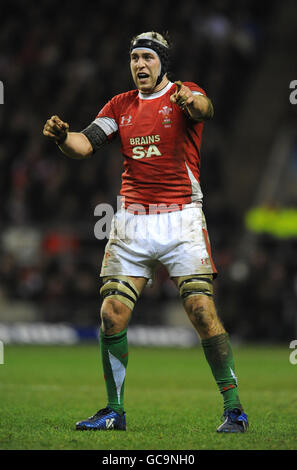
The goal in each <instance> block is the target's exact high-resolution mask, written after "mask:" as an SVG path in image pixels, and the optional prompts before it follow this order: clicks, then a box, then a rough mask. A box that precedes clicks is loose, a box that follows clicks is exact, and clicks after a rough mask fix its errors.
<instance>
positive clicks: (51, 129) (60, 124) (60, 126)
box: [43, 116, 69, 144]
mask: <svg viewBox="0 0 297 470" xmlns="http://www.w3.org/2000/svg"><path fill="white" fill-rule="evenodd" d="M68 130H69V124H68V123H67V122H64V121H62V120H61V119H60V118H59V116H52V117H51V118H50V119H48V120H47V121H46V123H45V125H44V128H43V135H45V136H46V137H49V138H50V139H53V140H55V142H56V143H57V144H62V143H63V142H64V141H65V139H66V137H67V132H68Z"/></svg>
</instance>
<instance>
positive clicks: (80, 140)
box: [43, 116, 108, 159]
mask: <svg viewBox="0 0 297 470" xmlns="http://www.w3.org/2000/svg"><path fill="white" fill-rule="evenodd" d="M43 135H44V136H46V137H48V138H50V139H51V140H53V141H54V142H56V144H57V145H58V146H59V148H60V150H61V151H62V152H63V153H64V154H65V155H67V156H68V157H70V158H75V159H82V158H89V157H91V156H92V154H93V153H94V151H96V150H97V149H98V148H99V147H100V146H101V145H103V144H105V143H106V142H107V141H108V138H107V135H106V134H105V133H104V131H103V130H102V129H101V128H100V127H99V126H97V125H96V124H93V123H92V124H91V125H90V126H88V127H87V128H86V129H84V130H83V131H82V132H69V124H68V123H67V122H64V121H62V120H61V119H60V118H59V116H52V117H51V118H50V119H48V120H47V121H46V123H45V125H44V128H43Z"/></svg>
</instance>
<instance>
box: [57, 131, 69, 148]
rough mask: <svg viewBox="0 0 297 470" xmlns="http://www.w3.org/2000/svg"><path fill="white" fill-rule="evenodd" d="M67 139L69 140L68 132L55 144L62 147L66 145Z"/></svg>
mask: <svg viewBox="0 0 297 470" xmlns="http://www.w3.org/2000/svg"><path fill="white" fill-rule="evenodd" d="M66 138H67V132H65V134H63V135H62V137H60V139H56V140H55V142H56V144H57V145H62V144H64V142H65V140H66Z"/></svg>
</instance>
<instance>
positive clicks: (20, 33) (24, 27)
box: [0, 0, 297, 340]
mask: <svg viewBox="0 0 297 470" xmlns="http://www.w3.org/2000/svg"><path fill="white" fill-rule="evenodd" d="M274 4H275V2H273V1H272V2H270V8H269V9H267V8H266V7H265V2H263V4H262V2H258V1H252V0H245V1H237V2H234V1H209V2H197V1H188V2H182V3H181V5H179V8H178V9H176V8H175V7H174V6H172V4H171V2H169V0H164V1H162V2H148V3H143V2H136V1H135V0H127V1H125V2H117V1H115V0H101V1H99V2H97V3H96V5H97V7H96V9H94V6H93V4H92V3H91V4H90V5H92V6H89V5H88V4H87V3H86V2H73V3H71V6H70V8H69V2H59V1H58V0H44V1H41V2H38V3H36V4H34V6H33V7H32V8H31V9H28V8H27V4H26V2H25V1H21V0H20V1H16V0H14V1H12V2H10V4H9V5H8V4H5V5H2V6H1V16H2V26H1V30H0V44H1V50H0V79H1V80H2V82H3V83H4V90H5V95H4V96H5V103H4V106H1V109H0V121H1V126H0V135H1V137H0V194H1V201H2V204H1V207H0V220H1V222H0V223H1V240H0V243H1V244H0V321H4V322H5V321H6V322H9V321H14V320H17V319H28V320H30V319H31V320H40V321H48V322H64V321H66V322H70V323H75V324H79V325H87V326H88V325H94V324H97V323H98V313H99V303H100V299H99V267H100V264H101V260H102V256H103V250H104V246H105V243H106V240H98V239H96V238H95V236H94V225H95V223H96V220H97V219H96V217H94V209H95V207H96V206H97V205H98V204H100V203H101V202H109V203H111V204H112V205H113V206H114V207H115V205H116V197H117V195H118V194H119V189H120V178H121V172H122V157H121V155H120V151H119V142H118V141H115V142H114V143H112V144H110V145H109V146H107V147H105V148H104V149H102V150H101V152H98V153H97V154H96V155H94V157H93V158H92V159H90V160H88V161H86V162H83V161H74V160H71V159H68V158H67V157H65V156H63V155H62V154H60V152H59V150H58V149H57V148H56V147H55V145H53V144H52V143H50V142H48V141H47V140H46V139H45V138H44V137H43V135H42V129H43V125H44V123H45V121H46V120H47V119H48V118H49V117H50V116H51V115H53V114H58V115H59V116H60V117H61V118H62V119H63V120H65V121H67V122H69V124H70V129H71V130H74V131H79V130H81V129H83V128H84V127H86V126H87V125H88V124H89V123H90V122H91V121H92V120H93V119H94V118H95V116H96V114H97V113H98V111H99V110H100V109H101V107H102V106H103V105H104V104H105V102H106V101H107V100H108V99H110V98H111V97H112V96H114V95H115V94H118V93H121V92H124V91H127V90H128V89H131V88H132V87H133V83H132V80H131V77H130V72H129V41H130V39H131V38H132V36H134V35H135V34H138V33H140V32H142V31H145V30H152V29H154V30H157V31H158V30H159V31H164V30H166V29H167V30H168V31H169V33H170V35H171V39H172V42H173V46H174V50H173V57H172V75H171V77H170V78H172V79H173V80H174V79H181V80H187V81H190V80H191V81H195V82H197V83H198V84H199V85H200V86H201V87H202V88H204V89H205V90H206V91H207V93H208V95H209V96H210V97H211V99H212V100H213V102H214V107H215V119H214V120H213V121H212V122H211V123H207V125H206V127H205V130H204V137H203V145H202V176H201V184H202V190H203V192H204V197H205V203H204V210H205V213H206V219H207V222H208V228H209V232H210V237H211V241H212V246H213V255H214V260H215V263H216V265H217V268H218V270H219V271H220V274H221V275H220V276H219V280H218V282H217V283H216V284H217V286H216V295H217V302H218V306H219V310H220V313H221V316H222V317H223V319H224V322H225V324H226V326H227V328H228V329H229V331H230V332H231V333H234V334H237V335H238V336H242V337H243V338H245V339H252V338H254V339H257V338H259V339H265V338H266V339H267V340H270V339H274V340H275V339H276V340H282V339H283V338H285V337H286V336H287V334H288V332H289V331H290V328H292V318H291V313H290V312H291V311H292V309H291V308H290V305H289V302H294V298H292V289H291V288H290V289H289V287H288V285H289V283H290V282H292V281H291V280H292V279H293V274H294V268H295V267H296V266H294V265H293V258H292V251H291V250H292V247H293V244H287V243H286V242H278V241H274V240H273V239H270V238H269V237H268V238H267V237H265V238H261V239H260V238H259V239H258V242H257V245H256V250H254V251H253V253H252V254H251V256H250V258H249V259H248V260H245V261H244V262H243V261H238V252H237V248H238V239H239V237H240V236H241V234H242V230H243V226H242V224H243V222H242V220H241V219H240V217H238V215H236V214H235V212H234V211H233V210H232V206H230V204H228V205H226V204H225V203H224V197H223V195H224V188H225V186H224V180H223V172H222V166H223V165H224V162H223V159H222V146H223V145H224V135H225V133H230V132H232V123H233V122H234V120H236V115H237V112H238V109H239V106H240V99H241V96H242V93H244V89H245V87H248V86H249V78H250V77H251V75H252V74H253V72H254V71H255V69H256V68H257V66H258V64H259V61H261V57H262V55H263V54H264V53H265V45H266V41H267V40H268V39H269V28H268V24H269V20H270V16H269V15H271V14H272V12H273V6H274ZM239 197H240V195H239ZM272 255H273V256H272ZM296 289H297V287H296ZM288 293H289V294H288ZM180 309H181V307H180V301H179V299H178V297H177V292H176V291H175V288H174V286H173V284H172V283H171V281H170V280H169V279H168V277H167V273H166V272H165V271H164V270H163V268H160V270H158V272H157V280H156V282H155V284H154V285H153V287H148V288H146V289H145V292H144V294H143V296H142V298H141V300H140V301H139V304H138V306H137V307H136V309H135V313H134V317H133V320H132V322H134V323H136V324H137V323H139V324H166V323H168V322H170V323H174V322H176V323H178V322H181V321H182V320H181V319H180V315H183V314H182V313H181V310H180ZM175 312H176V315H175ZM286 312H288V314H287V317H286Z"/></svg>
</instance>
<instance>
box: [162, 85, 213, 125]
mask: <svg viewBox="0 0 297 470" xmlns="http://www.w3.org/2000/svg"><path fill="white" fill-rule="evenodd" d="M175 84H176V90H175V92H174V93H173V94H172V95H171V96H170V101H171V102H172V103H176V104H177V105H178V106H179V107H180V108H181V109H182V110H183V111H184V112H185V113H187V114H188V116H189V117H190V118H191V119H193V120H194V121H197V122H200V121H206V120H208V119H211V118H212V117H213V114H214V110H213V105H212V102H211V100H210V99H209V98H208V97H207V96H205V95H202V94H200V93H199V94H198V93H193V92H192V91H191V90H190V88H189V87H187V86H186V85H184V84H183V83H182V82H181V81H177V82H175Z"/></svg>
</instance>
